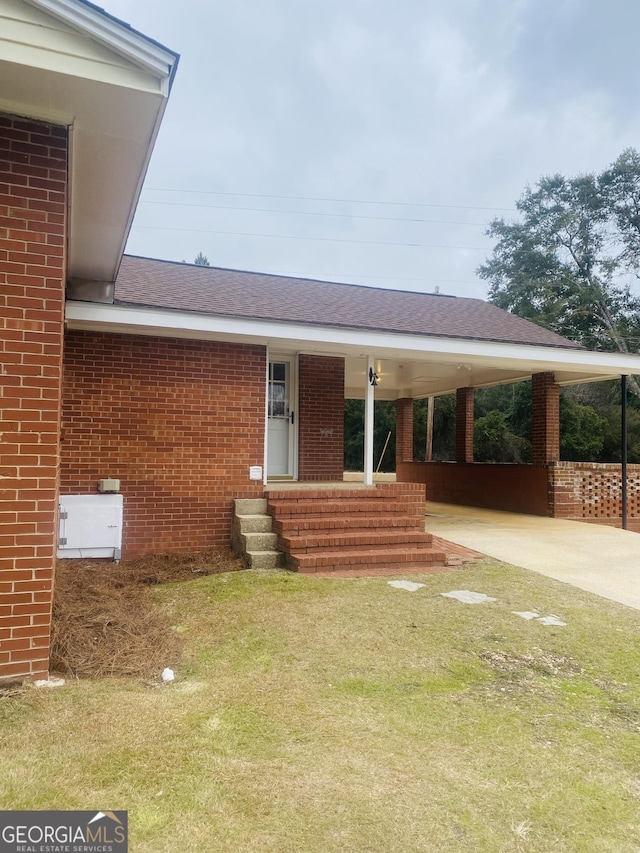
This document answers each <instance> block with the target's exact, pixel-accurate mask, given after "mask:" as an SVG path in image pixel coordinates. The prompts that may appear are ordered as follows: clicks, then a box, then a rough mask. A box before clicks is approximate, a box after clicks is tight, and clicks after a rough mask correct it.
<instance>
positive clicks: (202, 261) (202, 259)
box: [193, 252, 211, 267]
mask: <svg viewBox="0 0 640 853" xmlns="http://www.w3.org/2000/svg"><path fill="white" fill-rule="evenodd" d="M193 263H194V264H197V265H198V266H199V267H210V266H211V264H210V263H209V258H208V257H207V256H206V255H203V254H202V252H198V254H197V255H196V257H195V260H194V262H193Z"/></svg>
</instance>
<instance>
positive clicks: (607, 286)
mask: <svg viewBox="0 0 640 853" xmlns="http://www.w3.org/2000/svg"><path fill="white" fill-rule="evenodd" d="M516 206H517V208H518V210H519V211H520V220H519V221H517V222H506V221H505V220H504V219H503V218H498V219H494V220H493V221H492V222H491V224H490V226H489V229H488V231H487V234H488V235H489V236H491V237H493V238H495V239H496V240H497V242H496V245H495V247H494V250H493V256H492V257H491V258H490V259H489V260H488V261H487V262H486V263H485V264H483V265H481V266H480V267H479V269H478V274H479V275H480V277H481V278H483V279H485V280H486V281H488V282H489V300H490V301H491V302H493V303H495V304H496V305H499V306H500V307H501V308H506V309H507V310H508V311H512V312H513V313H514V314H518V315H519V316H521V317H526V318H527V319H529V320H532V321H533V322H535V323H538V324H539V325H541V326H545V327H546V328H549V329H552V330H553V331H555V332H558V333H559V334H561V335H564V336H566V337H568V338H570V339H572V340H574V341H576V342H578V343H582V344H584V345H586V346H588V347H590V348H592V349H600V350H616V349H617V350H619V351H620V352H638V350H639V344H640V300H639V299H638V298H637V297H636V296H635V295H634V294H633V293H632V291H631V288H630V283H629V277H630V276H635V277H638V276H640V154H638V152H637V151H635V149H628V150H627V151H624V152H623V153H622V154H621V155H620V157H618V159H617V160H616V161H615V163H613V164H612V165H611V166H610V167H609V168H608V169H607V170H605V171H604V172H603V173H602V174H601V175H599V176H596V175H579V176H577V177H575V178H565V177H563V176H562V175H554V176H552V177H543V178H541V179H540V180H539V181H538V183H537V184H536V186H535V188H534V189H531V188H529V187H527V189H526V190H525V191H524V193H523V195H522V196H521V197H520V199H519V200H518V201H517V203H516ZM629 387H630V390H631V391H633V393H634V394H636V395H637V396H639V397H640V385H639V384H638V382H637V380H636V379H635V378H634V377H630V382H629Z"/></svg>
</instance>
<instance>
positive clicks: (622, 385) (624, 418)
mask: <svg viewBox="0 0 640 853" xmlns="http://www.w3.org/2000/svg"><path fill="white" fill-rule="evenodd" d="M620 394H621V396H622V412H621V426H622V471H621V476H622V529H623V530H626V529H627V377H626V376H625V375H624V374H623V375H622V376H621V377H620Z"/></svg>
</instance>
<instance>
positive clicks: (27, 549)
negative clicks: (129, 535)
mask: <svg viewBox="0 0 640 853" xmlns="http://www.w3.org/2000/svg"><path fill="white" fill-rule="evenodd" d="M66 193H67V130H66V128H62V127H56V126H51V125H46V124H40V123H36V122H31V121H24V120H21V119H17V118H11V117H7V116H0V306H1V310H0V329H1V330H2V332H1V336H0V349H1V353H0V373H1V374H2V378H1V381H0V390H1V395H2V405H1V406H0V435H1V441H0V474H1V475H2V483H1V489H0V520H1V528H0V531H1V532H0V681H7V680H14V679H19V678H35V677H40V678H44V677H46V676H47V674H48V670H49V633H50V625H51V599H52V590H53V575H54V554H55V540H56V526H57V496H58V463H59V425H60V377H61V366H62V332H63V310H64V282H65V250H64V247H65V227H66Z"/></svg>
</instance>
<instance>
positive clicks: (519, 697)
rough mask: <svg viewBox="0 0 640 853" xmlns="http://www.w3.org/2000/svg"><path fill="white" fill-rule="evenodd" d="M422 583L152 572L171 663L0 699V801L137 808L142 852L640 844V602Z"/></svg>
mask: <svg viewBox="0 0 640 853" xmlns="http://www.w3.org/2000/svg"><path fill="white" fill-rule="evenodd" d="M412 579H413V580H418V581H421V582H423V583H425V584H426V586H425V587H424V588H423V589H420V590H419V591H417V592H414V593H409V592H405V591H402V590H397V589H393V588H391V587H390V586H389V585H388V584H387V581H386V579H384V578H374V579H359V580H334V581H332V580H315V579H313V578H309V577H303V576H298V575H294V574H289V573H284V572H274V573H269V572H246V571H245V572H238V573H232V574H225V575H213V576H211V577H206V578H202V579H200V580H195V581H190V582H184V583H174V584H169V585H166V586H163V587H158V588H155V589H154V593H153V594H154V596H155V598H156V600H157V601H158V602H159V603H160V605H161V606H162V607H163V608H164V609H165V610H166V612H167V613H168V614H169V616H170V619H171V623H172V624H173V625H174V626H175V628H176V629H177V630H178V631H180V632H181V634H182V635H183V636H184V638H185V640H186V658H185V660H184V661H183V662H182V663H180V664H179V665H177V667H176V673H177V680H176V681H175V682H174V683H173V684H171V685H164V686H160V685H159V681H158V683H147V684H143V683H140V682H137V681H116V680H101V681H75V682H68V683H67V685H66V686H65V687H64V688H61V689H59V690H51V691H45V690H40V691H36V690H34V689H32V688H28V689H24V690H22V691H19V692H17V693H13V694H6V695H5V696H4V697H3V698H2V699H0V808H21V809H44V808H65V809H66V808H84V809H103V810H104V809H128V811H129V826H130V835H131V844H130V849H131V851H133V853H165V851H166V853H200V851H201V853H217V851H229V853H244V851H247V853H249V851H250V853H262V851H273V853H294V852H295V853H307V851H308V853H338V851H339V853H344V852H345V851H349V853H351V851H353V852H354V853H365V851H366V853H390V851H398V853H400V851H402V853H408V852H410V851H416V853H417V851H420V853H423V851H450V853H461V851H463V853H466V851H481V853H484V851H488V852H489V853H490V852H491V851H505V853H511V851H539V853H562V851H576V852H577V851H584V853H605V851H612V853H625V851H629V853H631V851H633V853H638V851H640V815H639V811H638V808H639V806H640V683H639V679H638V674H639V673H640V613H639V612H636V611H634V610H631V609H628V608H625V607H623V606H621V605H617V604H614V603H611V602H607V601H605V600H604V599H600V598H597V597H595V596H592V595H589V594H588V593H584V592H581V591H579V590H575V589H573V588H571V587H568V586H565V585H562V584H559V583H556V582H555V581H552V580H549V579H547V578H543V577H540V576H538V575H535V574H532V573H529V572H525V571H523V570H520V569H515V568H513V567H510V566H506V565H504V564H500V563H497V562H495V561H489V560H487V561H485V562H483V563H481V564H479V565H477V566H476V567H474V568H470V569H459V570H456V571H455V572H451V573H445V574H437V575H430V576H412ZM461 588H462V589H472V590H475V591H478V592H485V593H487V594H488V595H491V596H495V597H496V598H497V601H496V602H494V603H490V604H482V605H463V604H460V603H458V602H456V601H452V600H449V599H445V598H443V597H442V596H440V595H439V593H440V592H443V591H447V590H451V589H461ZM534 609H537V610H538V612H539V613H541V614H547V613H555V614H557V615H558V616H560V617H561V618H562V619H563V620H564V621H565V622H567V626H566V627H545V626H543V625H541V624H540V623H539V622H537V621H533V622H526V621H524V620H523V619H521V618H519V617H518V616H515V615H513V614H512V612H511V611H512V610H534ZM167 663H170V662H167Z"/></svg>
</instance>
